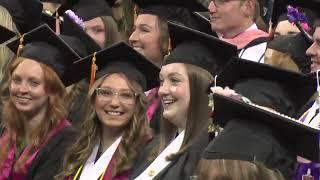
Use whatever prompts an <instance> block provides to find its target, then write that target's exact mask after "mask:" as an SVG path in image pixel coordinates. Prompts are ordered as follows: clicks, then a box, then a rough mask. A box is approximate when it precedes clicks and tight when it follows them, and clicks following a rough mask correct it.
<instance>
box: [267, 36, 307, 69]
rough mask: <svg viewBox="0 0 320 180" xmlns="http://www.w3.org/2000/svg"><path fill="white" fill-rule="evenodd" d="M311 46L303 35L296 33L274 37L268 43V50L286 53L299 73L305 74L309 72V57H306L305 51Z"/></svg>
mask: <svg viewBox="0 0 320 180" xmlns="http://www.w3.org/2000/svg"><path fill="white" fill-rule="evenodd" d="M311 44H312V43H311V42H310V41H309V39H307V38H306V37H305V36H304V34H303V33H298V34H296V35H285V36H278V37H275V38H274V39H273V40H272V41H270V42H269V43H268V48H270V49H274V50H277V51H280V52H283V53H288V54H289V55H290V57H291V58H292V60H293V61H294V62H295V63H296V64H297V66H298V67H299V69H300V71H301V72H302V73H304V74H306V73H309V72H310V65H311V60H310V57H308V56H307V55H306V51H307V49H308V48H309V47H310V46H311Z"/></svg>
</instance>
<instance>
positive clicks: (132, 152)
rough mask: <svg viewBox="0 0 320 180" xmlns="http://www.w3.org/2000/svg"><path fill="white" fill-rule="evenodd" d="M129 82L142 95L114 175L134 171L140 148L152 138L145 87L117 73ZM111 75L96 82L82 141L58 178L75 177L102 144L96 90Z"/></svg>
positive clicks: (91, 93) (72, 147)
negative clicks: (134, 163)
mask: <svg viewBox="0 0 320 180" xmlns="http://www.w3.org/2000/svg"><path fill="white" fill-rule="evenodd" d="M117 74H119V75H121V76H122V77H123V78H125V79H126V80H127V83H128V85H129V87H130V88H131V89H132V90H133V91H134V92H135V93H138V101H137V104H136V107H135V110H134V114H133V117H132V119H131V121H130V122H129V123H128V124H127V125H126V127H124V129H123V132H124V134H123V136H122V141H121V143H120V144H119V147H118V149H117V151H116V153H115V157H117V158H116V159H115V165H114V166H113V169H112V176H115V175H117V174H119V173H121V172H124V171H127V170H129V169H131V168H132V166H133V162H134V160H135V159H136V157H137V153H138V149H139V147H140V146H141V145H143V144H144V143H145V142H146V138H147V137H148V135H149V131H150V129H149V127H148V124H147V120H146V115H145V109H146V97H145V95H144V92H143V90H142V88H141V86H140V85H139V84H138V83H137V82H135V81H132V80H130V79H128V78H127V77H126V76H125V75H124V74H122V73H117ZM106 77H108V74H107V75H105V76H103V77H101V78H99V79H98V80H96V81H95V83H94V84H93V86H92V87H91V88H90V90H89V93H88V98H89V99H90V102H91V103H90V104H89V106H88V108H87V113H86V116H85V117H86V118H85V120H84V121H83V123H82V131H81V134H80V137H79V139H78V140H77V141H76V142H75V144H73V145H72V146H71V148H70V149H69V151H68V152H67V153H66V156H65V159H64V164H63V171H62V172H61V173H60V174H59V175H57V176H56V179H64V178H65V177H68V176H71V175H72V174H73V173H74V172H75V171H76V170H77V169H78V168H79V167H80V166H81V165H83V164H84V163H85V162H86V160H87V159H88V157H89V155H90V153H91V152H92V150H93V147H94V146H95V144H96V143H97V142H98V141H99V139H100V136H101V134H102V124H101V122H100V121H99V119H98V118H97V115H96V113H95V109H94V106H93V102H94V99H95V97H96V94H95V90H96V88H98V87H100V86H101V84H102V83H103V81H104V79H105V78H106Z"/></svg>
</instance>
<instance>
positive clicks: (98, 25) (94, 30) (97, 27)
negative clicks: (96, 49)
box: [84, 17, 106, 48]
mask: <svg viewBox="0 0 320 180" xmlns="http://www.w3.org/2000/svg"><path fill="white" fill-rule="evenodd" d="M84 30H85V31H86V33H87V34H88V35H89V36H90V37H91V38H92V39H94V41H95V42H96V43H97V44H98V45H99V46H100V47H101V48H104V46H105V43H106V33H105V27H104V24H103V21H102V19H101V18H100V17H96V18H93V19H91V20H89V21H85V22H84Z"/></svg>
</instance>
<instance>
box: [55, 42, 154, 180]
mask: <svg viewBox="0 0 320 180" xmlns="http://www.w3.org/2000/svg"><path fill="white" fill-rule="evenodd" d="M94 56H95V58H96V63H97V65H98V66H99V69H100V71H98V73H97V79H96V80H95V82H94V84H93V85H92V87H90V90H89V93H88V98H89V101H90V104H89V106H88V108H87V113H86V116H85V120H84V122H83V124H82V129H83V130H82V131H81V134H80V137H79V139H78V140H77V141H76V142H75V144H73V146H72V147H71V149H70V150H69V151H68V153H67V155H66V157H65V162H64V166H63V171H62V172H61V173H60V175H59V176H58V177H57V179H65V177H69V178H72V179H115V180H116V179H127V178H128V176H129V175H131V173H132V168H133V164H134V162H135V160H136V158H137V153H138V151H139V150H140V149H141V147H143V146H144V145H145V143H146V142H147V141H148V140H149V139H150V138H151V133H150V129H149V128H148V124H147V120H146V116H145V113H146V112H145V110H146V109H145V108H146V96H145V94H144V91H146V90H149V89H151V88H153V87H155V86H156V85H157V83H156V82H157V76H158V73H159V68H157V67H156V66H155V65H153V64H152V63H150V62H149V61H148V60H146V59H145V58H144V57H143V56H142V55H140V54H139V53H138V52H136V51H135V50H134V49H132V48H131V47H130V46H128V45H127V44H126V43H124V42H121V43H118V44H115V45H113V46H111V47H109V48H107V49H104V50H101V51H99V52H97V53H96V54H95V55H92V56H89V57H88V58H85V59H84V60H82V61H83V62H89V63H90V62H91V59H92V58H93V57H94ZM106 59H108V61H106Z"/></svg>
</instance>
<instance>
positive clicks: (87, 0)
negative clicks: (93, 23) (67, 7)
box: [72, 0, 112, 21]
mask: <svg viewBox="0 0 320 180" xmlns="http://www.w3.org/2000/svg"><path fill="white" fill-rule="evenodd" d="M72 9H73V11H74V12H75V13H76V14H77V15H78V16H80V18H82V19H83V21H89V20H91V19H93V18H96V17H101V16H112V10H111V8H110V7H109V5H108V4H107V3H106V1H105V0H80V1H79V3H78V4H76V5H75V6H73V8H72Z"/></svg>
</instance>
